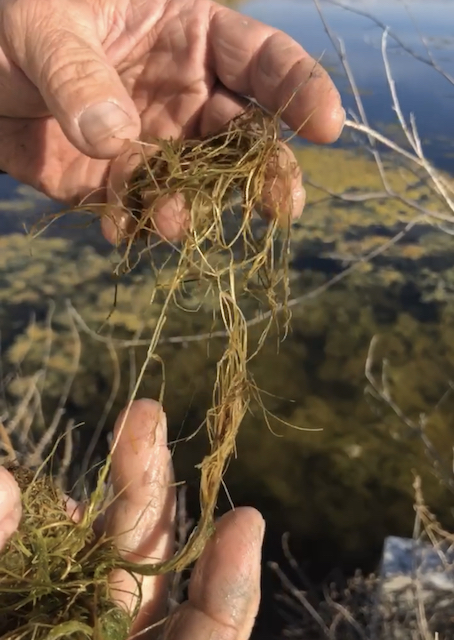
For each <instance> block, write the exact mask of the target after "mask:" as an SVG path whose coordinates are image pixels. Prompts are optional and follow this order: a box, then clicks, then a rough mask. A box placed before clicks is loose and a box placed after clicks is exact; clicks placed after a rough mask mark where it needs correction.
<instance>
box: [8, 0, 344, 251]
mask: <svg viewBox="0 0 454 640" xmlns="http://www.w3.org/2000/svg"><path fill="white" fill-rule="evenodd" d="M245 95H247V96H250V97H253V98H255V99H256V100H257V101H258V102H259V103H261V104H262V105H263V106H264V107H266V108H267V109H269V110H270V111H273V112H274V111H276V109H278V108H279V107H281V106H284V105H286V104H287V103H288V101H289V99H290V98H291V97H292V96H293V97H292V100H291V101H290V103H289V104H288V107H287V109H286V110H285V112H284V114H283V118H284V120H285V121H286V123H287V124H288V125H289V126H290V127H291V128H292V129H294V130H296V129H300V127H302V128H301V131H300V133H301V135H302V136H304V137H305V138H307V139H308V140H311V141H313V142H316V143H329V142H332V141H334V140H336V139H337V137H338V136H339V134H340V132H341V129H342V126H343V121H344V116H345V114H344V111H343V109H342V107H341V104H340V98H339V94H338V92H337V90H336V89H335V87H334V85H333V83H332V82H331V80H330V78H329V76H328V75H327V74H326V72H325V71H324V70H323V69H322V68H321V67H320V66H319V65H317V64H316V63H315V61H314V60H313V59H312V58H311V57H310V56H309V55H308V54H307V53H306V52H305V51H304V49H302V48H301V47H300V46H299V45H298V44H297V43H296V42H295V41H293V40H292V39H291V38H290V37H289V36H287V35H285V34H284V33H282V32H280V31H276V30H275V29H272V28H271V27H268V26H265V25H264V24H261V23H259V22H257V21H254V20H252V19H251V18H246V17H244V16H242V15H240V14H239V13H237V12H235V11H232V10H231V9H228V8H226V7H223V6H220V5H218V4H217V3H215V2H210V1H209V0H46V2H36V0H2V2H1V3H0V116H5V117H1V118H0V140H1V141H2V144H1V149H0V168H2V169H4V170H5V171H7V172H8V173H10V174H11V175H12V176H14V177H15V178H17V179H19V180H21V181H23V182H25V183H28V184H30V185H32V186H34V187H35V188H37V189H39V190H41V191H43V192H44V193H46V194H47V195H49V196H51V197H52V198H55V199H57V200H62V201H65V202H71V203H75V202H80V200H81V199H83V198H85V197H87V196H88V195H90V197H91V199H93V198H96V200H99V201H105V200H106V198H107V197H108V190H107V189H106V187H107V186H108V184H109V174H110V169H111V167H112V166H114V167H115V166H116V171H115V173H116V176H117V179H116V181H117V182H118V176H120V181H121V180H123V181H124V179H125V178H126V177H127V174H128V171H129V170H130V167H131V161H130V158H131V153H133V151H136V150H134V147H131V144H130V143H128V141H130V140H136V139H138V138H142V139H146V138H147V137H149V136H160V137H171V136H172V137H177V136H197V135H203V134H206V133H207V132H210V131H214V130H216V129H219V128H220V127H221V126H222V125H224V124H225V123H226V122H227V121H228V120H229V119H231V118H232V117H234V116H235V115H238V113H240V112H241V110H242V109H243V107H244V100H243V98H242V96H245ZM106 102H107V103H108V104H109V105H110V107H113V106H114V105H116V106H117V107H119V109H118V111H117V116H118V117H119V119H118V118H117V119H116V118H115V115H114V113H113V112H112V109H111V110H110V112H109V113H107V112H100V111H99V109H98V107H99V105H101V104H102V103H106ZM90 108H94V111H91V114H90V113H89V111H90ZM97 109H98V110H97ZM304 123H305V125H304V126H302V125H303V124H304ZM119 154H120V157H119V158H118V159H117V160H116V161H115V162H114V158H117V157H118V156H119ZM288 155H291V152H286V153H284V156H285V157H288ZM284 164H285V165H287V161H286V162H284ZM284 170H285V167H284ZM114 182H115V181H114ZM291 189H292V190H293V211H292V215H293V217H297V216H298V215H299V214H300V213H301V211H302V208H303V205H304V190H303V188H302V186H301V175H300V174H299V173H298V172H297V173H296V174H294V175H293V177H292V185H291ZM114 192H116V188H115V189H114ZM112 197H114V195H113V196H110V198H111V199H112ZM177 208H178V207H177ZM164 209H166V208H164ZM174 210H175V206H173V209H172V207H167V210H163V211H162V215H160V216H158V217H160V220H158V221H157V222H156V224H157V226H158V228H159V229H160V230H161V232H162V233H163V234H164V235H170V236H174V235H175V233H174V231H175V230H174V227H175V223H172V222H170V223H168V220H169V218H170V217H171V216H172V212H173V213H175V211H174ZM176 215H177V218H178V215H179V212H178V211H176ZM180 217H181V216H180ZM123 218H124V215H123V217H122V214H120V213H118V220H116V223H119V224H120V226H122V225H123V226H124V224H126V222H125V220H124V219H123ZM167 224H170V227H171V229H170V231H168V229H167ZM172 224H173V226H172ZM176 224H177V225H178V224H179V222H178V220H177V223H176ZM117 227H118V224H117ZM104 233H105V235H106V236H107V237H108V238H109V239H111V240H115V238H116V235H115V230H114V228H113V226H112V224H111V223H109V222H107V221H106V222H105V224H104Z"/></svg>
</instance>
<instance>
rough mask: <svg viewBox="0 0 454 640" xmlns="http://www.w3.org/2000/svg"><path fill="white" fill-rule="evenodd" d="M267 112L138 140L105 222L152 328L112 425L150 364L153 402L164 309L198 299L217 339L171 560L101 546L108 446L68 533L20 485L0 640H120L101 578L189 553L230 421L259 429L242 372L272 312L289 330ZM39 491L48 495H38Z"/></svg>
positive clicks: (123, 625) (276, 137) (210, 501)
mask: <svg viewBox="0 0 454 640" xmlns="http://www.w3.org/2000/svg"><path fill="white" fill-rule="evenodd" d="M279 116H280V113H278V114H277V115H276V116H275V117H271V116H269V115H268V114H266V113H264V112H263V111H262V110H260V109H259V108H257V107H256V106H251V107H250V108H249V109H248V110H246V112H245V113H244V114H243V115H242V116H240V117H238V118H236V119H235V120H233V121H232V122H230V124H229V125H228V126H227V127H226V129H225V130H224V131H222V132H221V133H218V134H216V135H213V136H210V137H207V138H205V139H201V140H170V141H165V140H153V141H150V142H149V143H147V144H143V143H142V147H141V148H142V150H143V153H142V156H141V161H140V163H139V164H138V167H137V169H136V170H135V171H134V173H133V175H132V178H131V180H130V181H129V183H128V185H127V188H125V191H124V193H121V194H119V195H118V203H117V205H116V212H117V213H118V208H121V209H123V212H126V213H127V214H128V215H129V216H130V220H131V224H130V226H129V228H128V231H127V233H126V235H125V236H124V239H123V243H122V245H121V247H119V251H121V259H120V261H119V264H118V266H117V273H121V272H128V271H130V270H132V269H134V268H135V266H136V265H137V263H138V261H142V260H144V259H145V258H146V259H147V261H148V262H149V264H150V265H151V268H152V270H153V272H154V275H155V285H154V287H153V290H152V291H150V308H151V309H153V310H155V316H154V317H155V323H154V328H153V330H152V335H151V337H150V340H149V346H148V348H147V352H146V357H145V359H144V361H143V363H142V366H141V369H140V371H139V373H138V376H137V381H136V384H135V387H134V389H133V391H132V393H131V398H130V404H129V405H128V407H127V410H126V412H125V414H124V421H125V420H126V418H127V415H128V409H129V408H130V406H131V404H132V402H133V400H134V399H135V397H136V396H137V393H138V391H139V389H140V385H141V383H142V381H143V378H144V375H145V373H146V371H147V368H148V366H149V365H150V363H151V362H153V361H155V362H158V363H159V364H160V365H161V367H162V372H163V384H162V392H161V398H160V400H161V401H162V394H163V391H164V381H165V373H166V372H165V366H164V364H165V363H163V362H162V360H161V357H160V353H159V345H160V341H161V340H162V337H163V335H164V328H165V324H166V320H167V319H168V317H169V315H170V314H171V313H172V312H173V311H175V309H180V310H181V309H183V310H189V311H191V312H192V313H197V311H198V310H200V307H202V306H203V303H204V301H207V300H210V308H211V310H212V313H213V322H214V323H218V324H221V326H222V327H223V330H224V331H225V336H226V338H225V345H224V351H223V353H222V355H221V357H220V358H219V361H218V363H217V371H216V379H215V383H214V387H213V393H212V403H211V406H210V407H209V408H208V410H207V413H206V417H205V420H204V423H203V424H202V425H199V429H205V430H206V433H207V436H208V451H207V454H206V456H205V457H204V459H203V460H202V461H201V462H200V465H199V472H200V514H201V515H200V519H199V522H198V523H197V525H196V527H195V529H194V531H193V532H192V534H191V535H190V536H189V539H188V541H187V543H186V544H185V546H184V547H183V548H182V549H180V550H179V551H178V552H177V553H176V554H175V555H174V557H172V558H171V559H170V560H168V561H165V562H162V563H158V564H156V563H155V564H151V563H150V564H141V565H135V564H133V563H130V562H126V561H125V560H123V559H122V558H121V557H120V555H119V554H117V553H116V551H115V549H114V547H113V545H112V543H111V542H110V541H108V540H105V539H103V538H95V537H94V534H93V524H94V522H95V520H96V518H97V516H98V515H99V514H100V513H101V512H102V510H103V508H104V504H105V499H106V490H105V487H106V486H107V483H108V479H109V471H110V465H111V455H112V453H113V451H114V449H115V443H114V444H113V448H112V450H111V453H110V455H109V457H108V458H107V460H106V463H105V465H104V466H103V467H102V469H101V470H100V472H99V475H98V480H97V485H96V488H95V490H94V492H93V494H92V496H91V498H90V501H89V503H88V506H87V508H86V510H85V512H84V516H83V519H82V521H81V522H79V523H75V522H74V521H73V520H72V519H71V518H70V517H69V516H68V514H67V513H66V511H65V507H64V504H63V502H62V498H61V497H60V496H58V495H57V494H56V493H55V490H54V489H53V488H52V484H51V483H50V484H49V481H46V480H43V479H39V478H38V477H36V478H35V477H33V478H31V476H30V478H31V479H30V481H29V482H28V483H26V484H27V486H24V487H23V502H24V512H25V515H24V518H23V521H22V523H21V527H20V531H19V533H18V534H16V535H15V536H14V537H13V539H12V540H11V542H10V543H9V544H8V545H7V548H6V550H5V551H4V552H3V553H2V554H1V555H0V606H1V607H2V611H3V616H4V617H3V618H1V619H6V620H7V626H6V627H5V626H3V627H1V625H0V629H1V632H2V633H0V639H6V638H8V640H9V639H12V640H16V639H17V640H19V639H22V638H24V639H28V638H30V639H31V638H33V639H35V638H36V639H37V640H41V639H43V640H44V638H46V639H47V640H53V639H54V638H58V637H61V636H65V637H69V636H72V637H74V638H83V637H93V638H96V639H102V638H106V639H108V640H110V639H111V638H112V640H117V638H118V640H120V638H121V639H123V638H126V637H127V633H128V627H129V622H128V620H127V619H126V617H125V616H126V614H124V613H122V612H121V611H120V610H119V609H117V608H116V607H115V605H114V604H113V603H112V601H111V600H110V597H109V588H108V575H109V573H110V572H111V571H112V569H114V568H116V569H118V568H123V569H125V570H126V571H129V572H131V573H133V574H141V575H158V574H163V573H169V572H172V571H177V572H178V571H182V570H184V569H185V568H187V567H188V566H190V565H191V564H192V563H193V562H194V561H195V560H196V559H197V558H198V557H199V556H200V554H201V552H202V551H203V549H204V546H205V543H206V542H207V540H208V538H209V537H210V536H211V535H212V533H213V530H214V514H215V508H216V504H217V498H218V494H219V491H220V488H221V486H222V481H223V476H224V473H225V470H226V467H227V465H228V463H229V460H230V459H231V457H232V455H233V454H234V453H235V441H236V436H237V433H238V430H239V428H240V425H241V422H242V420H243V417H244V416H245V414H246V412H247V411H248V410H249V409H250V408H251V404H252V403H253V402H254V403H256V404H258V405H259V406H260V407H261V408H262V409H263V411H264V416H265V420H266V421H267V420H268V416H267V412H266V410H265V408H264V405H263V403H262V401H261V394H260V390H259V389H258V388H257V386H256V385H255V383H254V380H253V378H252V376H251V375H250V373H249V363H250V361H251V359H252V358H254V357H256V356H257V354H258V353H259V351H260V348H261V346H262V345H263V343H264V341H265V339H266V337H267V334H268V332H269V330H270V328H271V327H272V326H273V325H275V326H278V324H279V323H278V316H279V319H281V318H283V323H282V328H281V331H280V335H281V337H283V336H285V332H286V329H287V326H288V320H289V314H288V313H286V309H287V307H286V304H287V299H288V295H289V289H288V272H287V261H288V254H289V226H290V224H289V223H290V218H291V214H292V204H293V202H292V194H291V189H290V181H291V180H292V179H293V180H294V176H295V174H293V175H292V166H291V161H290V159H289V156H288V154H287V153H286V152H285V151H284V147H283V145H282V143H281V141H280V129H279ZM295 171H297V169H296V166H295ZM285 176H287V178H286V177H285ZM286 180H288V181H289V182H288V183H286ZM163 207H170V209H169V210H170V211H172V210H176V209H178V210H179V211H180V213H181V212H183V214H182V215H180V214H179V215H180V218H179V219H180V223H181V222H182V223H181V230H182V235H181V237H180V238H179V239H178V241H173V242H172V241H169V240H166V239H164V237H163V236H162V235H161V234H160V231H159V227H158V225H157V224H155V222H156V221H157V220H158V219H159V215H160V212H161V213H162V210H163ZM271 212H273V215H271ZM104 214H105V215H111V214H112V212H111V211H110V210H109V209H107V211H104ZM260 218H261V220H262V221H261V222H260ZM112 219H115V217H114V216H113V215H112ZM158 249H165V251H158ZM191 287H192V288H194V287H195V288H196V290H197V300H198V301H201V302H199V303H198V305H195V306H194V305H192V306H191V305H188V299H189V300H190V299H191V295H192V294H191V291H194V289H191ZM251 299H253V300H254V304H255V308H256V315H257V314H259V315H260V314H261V313H266V314H267V315H266V317H267V320H266V322H264V328H263V331H262V332H261V333H260V335H259V337H258V339H255V340H254V342H252V340H251V339H250V337H249V336H248V320H249V319H250V318H247V317H246V312H245V308H246V307H245V303H246V302H247V301H248V300H251ZM282 311H283V312H284V313H280V312H282ZM270 312H271V313H270ZM124 421H123V424H122V425H120V434H121V431H122V429H123V426H124V423H125V422H124ZM120 434H118V435H120ZM187 446H190V444H188V445H187ZM39 483H44V485H45V486H46V488H47V489H49V491H50V493H49V495H48V496H47V497H44V495H45V491H44V485H43V490H42V491H41V489H39V487H40V486H41V485H40V484H39ZM46 483H47V484H46ZM42 500H43V501H44V503H43V504H41V503H40V501H42ZM22 576H24V577H22ZM5 616H6V617H5Z"/></svg>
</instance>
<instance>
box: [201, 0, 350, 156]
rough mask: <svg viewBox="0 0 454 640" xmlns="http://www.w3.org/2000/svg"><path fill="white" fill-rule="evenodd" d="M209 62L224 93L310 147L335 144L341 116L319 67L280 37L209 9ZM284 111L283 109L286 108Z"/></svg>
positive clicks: (233, 13)
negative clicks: (250, 101) (278, 117)
mask: <svg viewBox="0 0 454 640" xmlns="http://www.w3.org/2000/svg"><path fill="white" fill-rule="evenodd" d="M209 43H210V48H211V51H210V53H211V56H210V58H211V59H212V60H214V66H215V72H216V74H217V77H218V78H219V80H220V81H221V82H222V84H224V85H225V86H226V87H227V88H228V89H230V90H231V91H234V92H236V93H239V94H242V95H245V96H249V97H252V98H255V99H256V100H257V102H258V103H259V104H261V105H262V106H263V107H265V108H266V109H268V110H269V111H271V112H273V113H275V112H276V111H278V110H279V109H281V108H283V107H286V108H285V109H284V111H283V113H282V119H283V120H284V122H286V124H288V126H289V127H290V128H291V129H292V130H294V131H298V132H299V134H301V135H302V136H303V137H305V138H306V139H307V140H310V141H311V142H316V143H321V144H324V143H330V142H335V141H336V140H337V138H338V137H339V136H340V134H341V132H342V128H343V125H344V121H345V111H344V110H343V108H342V104H341V98H340V95H339V92H338V91H337V89H336V87H335V86H334V83H333V81H332V80H331V78H330V77H329V75H328V73H327V72H326V71H325V70H324V69H323V67H322V66H321V65H320V64H319V63H318V62H317V61H316V60H314V58H312V57H311V56H310V55H309V54H308V53H307V52H306V51H305V50H304V49H303V48H302V47H301V46H300V45H299V44H298V43H297V42H295V40H293V39H292V38H291V37H290V36H288V35H286V34H285V33H283V32H282V31H278V30H277V29H273V28H272V27H269V26H267V25H265V24H262V23H261V22H258V21H257V20H254V19H252V18H249V17H247V16H244V15H241V14H240V13H238V12H236V11H233V10H231V9H227V8H225V7H221V6H219V5H216V4H215V3H213V11H212V17H211V22H210V33H209ZM286 105H287V106H286Z"/></svg>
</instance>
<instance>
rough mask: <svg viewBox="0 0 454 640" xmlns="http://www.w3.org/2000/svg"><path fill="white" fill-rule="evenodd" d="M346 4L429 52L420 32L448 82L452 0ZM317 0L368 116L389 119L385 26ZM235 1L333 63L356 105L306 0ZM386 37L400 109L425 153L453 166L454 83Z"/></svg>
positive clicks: (453, 57) (453, 38) (346, 97)
mask: <svg viewBox="0 0 454 640" xmlns="http://www.w3.org/2000/svg"><path fill="white" fill-rule="evenodd" d="M351 5H352V6H353V7H356V8H358V9H361V10H363V11H367V12H369V13H370V14H371V15H373V16H375V17H376V18H377V19H379V20H381V21H382V22H383V23H384V24H385V25H386V26H389V27H390V34H391V33H395V34H396V35H398V36H399V38H400V39H401V40H402V41H403V42H404V43H405V45H406V46H407V47H409V48H411V49H412V50H414V52H415V53H416V54H417V55H421V56H423V57H424V58H426V59H427V58H428V55H429V54H428V52H427V50H426V47H425V46H424V44H423V43H422V42H421V34H422V35H423V36H424V38H425V40H426V42H427V44H428V46H429V48H430V53H431V55H433V57H434V59H435V60H436V62H437V63H438V64H440V66H442V68H443V69H444V71H445V72H446V73H448V74H450V75H451V76H452V79H453V83H454V0H416V1H413V2H408V3H407V5H406V4H404V2H400V1H399V0H375V1H374V0H372V1H371V0H369V1H367V0H366V1H364V2H358V1H355V2H351ZM321 7H322V11H323V14H324V16H325V19H326V21H327V22H328V24H329V26H330V27H331V29H332V31H333V33H334V34H335V37H338V38H341V39H342V41H343V42H344V45H345V48H346V52H347V57H348V61H349V64H350V67H351V69H352V71H353V75H354V77H355V79H356V82H357V85H358V86H359V88H360V91H361V94H362V99H363V102H364V106H365V109H366V112H367V116H368V118H369V121H370V123H371V124H374V125H379V124H381V123H386V124H392V123H395V122H396V116H395V113H394V111H393V109H392V101H391V97H390V92H389V87H388V84H387V81H386V75H385V70H384V65H383V59H382V54H381V36H382V33H383V30H382V29H381V28H380V27H379V26H377V25H376V24H374V22H373V21H372V20H370V19H368V18H366V17H363V16H359V15H356V14H354V13H352V12H350V11H347V10H345V9H344V8H341V7H339V6H334V5H333V4H331V3H329V2H321ZM240 9H241V11H242V12H244V13H245V14H247V15H249V16H251V17H253V18H256V19H258V20H261V21H263V22H266V23H267V24H269V25H271V26H273V27H276V28H278V29H281V30H283V31H285V32H286V33H288V34H289V35H291V36H292V37H293V38H294V39H295V40H297V41H298V42H299V43H300V44H301V45H303V46H304V47H305V49H306V50H307V51H308V52H309V53H310V54H311V55H312V56H314V57H315V58H319V57H320V56H321V57H322V63H324V64H325V65H326V66H328V67H329V68H331V67H332V66H333V65H335V68H336V71H335V73H334V74H333V77H334V80H335V82H336V85H337V86H338V88H339V89H340V91H341V94H342V97H343V101H344V105H345V106H346V107H347V108H348V109H353V110H354V112H355V113H356V112H357V110H356V105H355V103H354V99H353V96H352V94H351V91H350V89H349V85H348V82H347V81H346V78H345V75H344V74H343V71H342V70H341V66H340V64H339V60H338V58H337V56H336V52H335V49H334V47H333V44H332V43H331V41H330V39H329V37H328V35H327V34H326V32H325V29H324V26H323V23H322V21H321V19H320V16H319V14H318V12H317V9H316V7H315V4H314V2H313V1H312V0H279V1H277V0H255V1H251V2H245V3H243V4H242V5H241V7H240ZM388 42H389V47H388V51H389V60H390V64H391V68H392V74H393V77H394V80H395V82H396V86H397V92H398V95H399V100H400V102H401V106H402V109H403V111H404V113H405V114H406V116H408V115H409V114H410V112H413V113H414V114H415V117H416V123H417V127H418V130H419V132H420V134H421V138H422V139H423V141H424V142H425V149H426V152H427V155H428V157H430V158H431V159H432V160H433V161H435V162H436V163H437V164H438V165H439V166H440V167H442V168H444V169H446V170H449V171H451V172H452V173H454V84H450V83H449V82H448V81H447V80H446V79H444V78H443V77H442V76H441V75H440V74H439V73H437V71H435V70H434V69H433V68H432V67H430V66H428V65H425V64H424V63H422V62H420V61H418V60H415V59H414V58H413V57H412V56H411V55H409V54H408V53H405V52H404V51H403V50H402V48H401V47H398V46H397V45H396V43H395V42H394V41H393V39H392V37H391V35H389V37H388Z"/></svg>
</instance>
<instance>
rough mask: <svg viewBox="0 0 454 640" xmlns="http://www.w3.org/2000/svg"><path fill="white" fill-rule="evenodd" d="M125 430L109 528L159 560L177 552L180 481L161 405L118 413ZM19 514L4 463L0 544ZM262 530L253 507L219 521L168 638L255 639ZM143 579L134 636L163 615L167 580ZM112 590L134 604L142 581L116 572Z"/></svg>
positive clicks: (146, 558) (133, 551) (139, 552)
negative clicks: (175, 474)
mask: <svg viewBox="0 0 454 640" xmlns="http://www.w3.org/2000/svg"><path fill="white" fill-rule="evenodd" d="M120 427H121V429H120ZM120 430H121V434H120V435H119V437H118V440H117V442H116V445H115V449H114V453H113V460H112V474H111V475H112V484H113V490H114V493H115V500H114V501H113V502H112V505H111V507H110V508H109V511H108V512H107V514H106V517H105V520H104V523H103V526H104V527H105V530H106V532H107V534H108V535H112V536H114V538H115V540H116V544H117V546H118V548H119V550H120V551H121V553H122V554H123V555H124V556H125V557H126V558H127V559H128V560H131V561H134V562H147V563H149V562H150V561H156V562H160V561H161V560H165V559H166V558H168V557H170V556H171V554H172V553H173V552H174V517H175V486H174V483H173V471H172V461H171V455H170V451H169V449H168V448H167V433H166V431H167V429H166V419H165V415H164V413H163V411H162V409H161V407H160V405H158V404H157V403H156V402H152V401H148V400H139V401H136V402H135V403H133V405H132V407H131V410H130V412H129V414H128V415H127V417H126V419H125V420H124V424H123V416H122V415H120V417H119V418H118V420H117V425H116V433H117V435H118V434H119V432H120ZM71 510H73V507H72V506H71ZM79 513H80V512H79ZM75 514H76V517H77V511H76V512H75ZM19 518H20V495H19V490H18V487H17V485H16V483H15V481H14V480H13V479H12V476H11V475H10V474H8V473H7V472H6V470H5V469H3V468H0V546H3V544H4V542H5V541H6V539H7V538H8V537H9V536H10V535H11V534H12V533H13V531H14V530H15V529H16V528H17V526H18V522H19ZM263 531H264V525H263V519H262V517H261V516H260V514H259V513H258V512H257V511H255V510H254V509H248V508H241V509H237V510H235V511H232V512H230V513H228V514H226V515H225V516H223V517H222V518H221V519H220V520H219V522H218V523H217V526H216V533H215V534H214V536H213V538H212V539H211V540H210V541H209V542H208V544H207V546H206V548H205V551H204V552H203V554H202V556H201V558H200V559H199V561H198V562H197V564H196V566H195V569H194V571H193V573H192V577H191V581H190V585H189V593H188V601H187V602H185V603H183V604H182V605H180V606H178V607H177V608H176V609H175V610H174V611H173V612H172V614H171V616H170V617H169V619H168V620H167V622H166V623H165V627H164V635H163V637H164V638H165V640H189V639H190V640H192V639H194V638H197V640H211V639H212V638H218V639H219V640H247V638H249V635H250V633H251V630H252V627H253V624H254V619H255V616H256V614H257V609H258V605H259V599H260V559H261V545H262V538H263ZM137 579H139V580H140V581H141V589H142V600H141V607H140V611H139V613H138V616H137V618H136V620H135V622H134V625H133V629H132V633H131V638H132V637H133V636H136V637H139V638H140V637H142V638H145V639H146V638H151V637H152V636H153V634H154V632H155V631H156V629H155V628H154V629H151V627H154V626H155V625H156V624H157V623H159V621H160V620H162V619H163V617H164V616H165V613H166V604H167V600H168V577H166V576H160V577H144V578H142V577H137ZM111 588H112V594H113V595H114V597H115V598H116V600H117V601H118V602H119V603H120V604H122V605H123V606H126V607H128V608H131V609H132V608H133V607H134V604H135V598H136V596H135V594H136V593H137V584H136V581H135V580H134V579H133V577H132V576H130V575H129V574H127V573H125V572H123V571H116V572H114V573H113V574H112V576H111ZM158 629H160V630H161V628H160V627H158ZM140 632H143V633H140ZM138 633H140V635H139V636H137V635H136V634H138Z"/></svg>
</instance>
